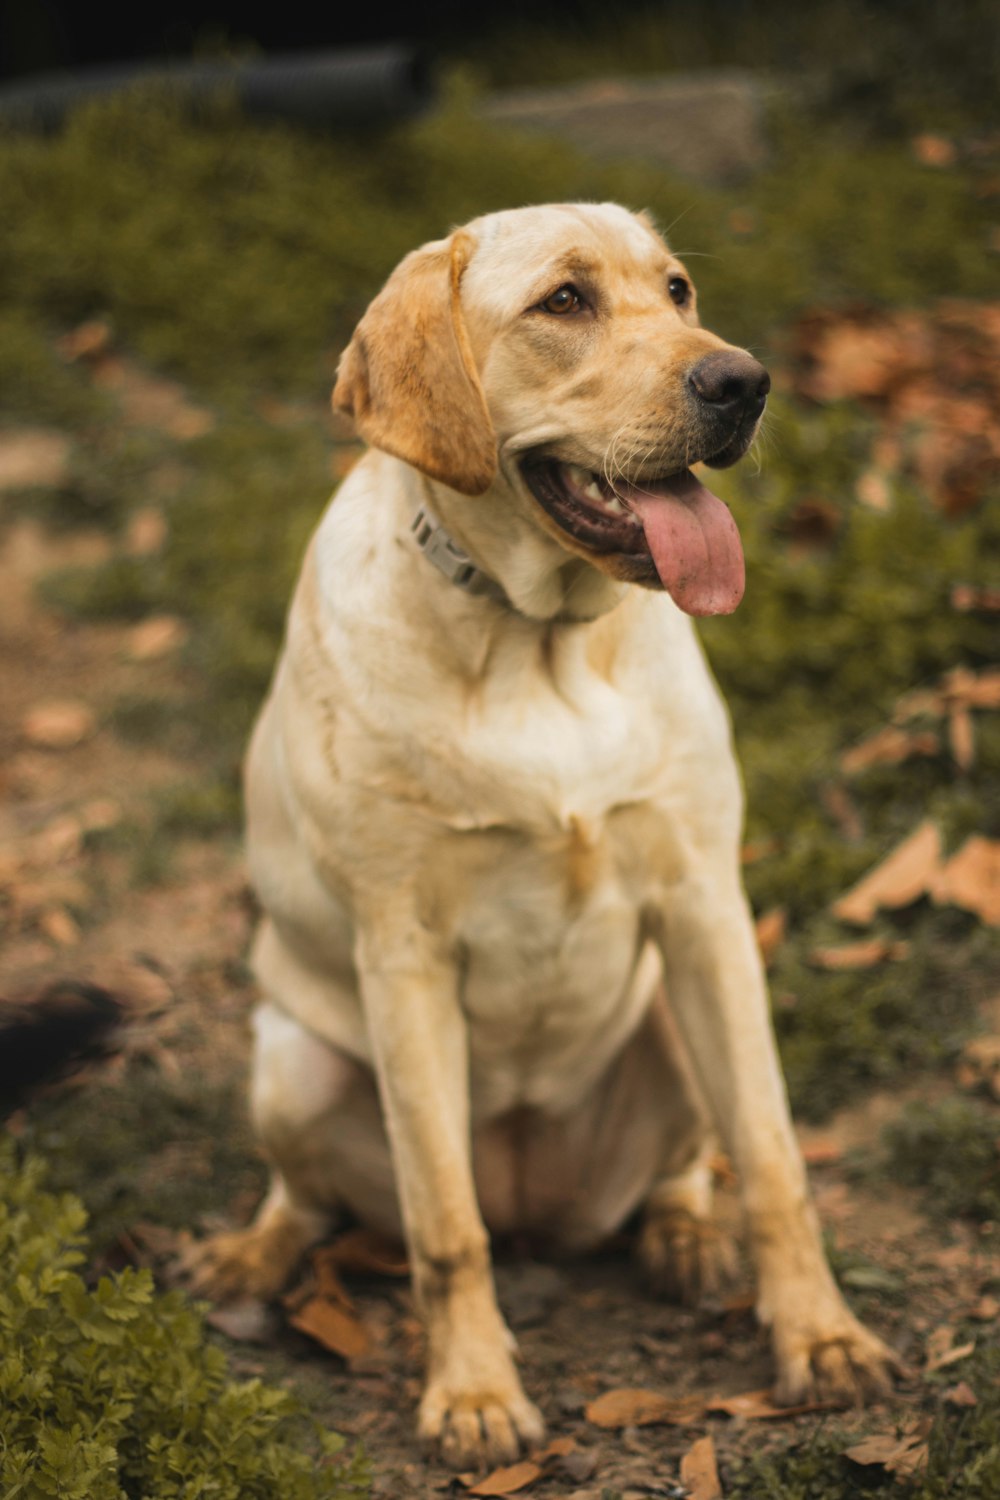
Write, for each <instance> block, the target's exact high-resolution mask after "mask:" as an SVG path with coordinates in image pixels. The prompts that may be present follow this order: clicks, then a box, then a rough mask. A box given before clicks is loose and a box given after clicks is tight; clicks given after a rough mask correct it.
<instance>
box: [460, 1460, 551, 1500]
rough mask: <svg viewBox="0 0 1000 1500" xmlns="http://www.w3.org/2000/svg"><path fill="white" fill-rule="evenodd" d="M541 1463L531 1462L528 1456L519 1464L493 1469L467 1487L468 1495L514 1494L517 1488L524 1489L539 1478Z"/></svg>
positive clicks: (540, 1475)
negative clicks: (476, 1482) (490, 1472)
mask: <svg viewBox="0 0 1000 1500" xmlns="http://www.w3.org/2000/svg"><path fill="white" fill-rule="evenodd" d="M543 1472H544V1471H543V1469H542V1466H541V1464H536V1463H533V1462H532V1460H531V1459H530V1458H526V1459H524V1460H522V1462H521V1463H519V1464H510V1465H509V1466H508V1467H507V1468H505V1469H494V1470H493V1473H492V1474H487V1476H486V1478H485V1479H480V1480H479V1482H478V1484H474V1485H472V1486H471V1487H470V1489H469V1494H470V1495H516V1494H517V1492H518V1490H526V1489H527V1488H528V1486H529V1485H531V1484H534V1482H535V1480H536V1479H541V1477H542V1474H543Z"/></svg>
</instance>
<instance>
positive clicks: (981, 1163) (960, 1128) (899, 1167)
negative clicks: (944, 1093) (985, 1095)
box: [884, 1099, 1000, 1222]
mask: <svg viewBox="0 0 1000 1500" xmlns="http://www.w3.org/2000/svg"><path fill="white" fill-rule="evenodd" d="M884 1144H885V1147H886V1156H887V1168H888V1171H889V1173H890V1174H891V1176H892V1177H893V1179H894V1180H895V1181H897V1182H902V1183H905V1184H906V1185H907V1186H908V1187H916V1188H920V1189H921V1190H922V1193H923V1195H924V1204H925V1207H926V1209H927V1212H928V1213H930V1214H932V1215H934V1216H935V1217H938V1218H942V1219H945V1220H948V1219H953V1218H955V1217H956V1216H961V1217H963V1218H970V1219H978V1220H980V1221H987V1220H994V1221H998V1222H1000V1110H998V1109H997V1108H996V1106H995V1105H991V1104H985V1103H981V1102H980V1101H978V1100H972V1099H942V1100H940V1101H939V1102H938V1103H937V1104H924V1103H922V1102H918V1103H915V1104H911V1105H909V1106H908V1107H907V1108H906V1109H905V1110H904V1111H903V1113H902V1114H901V1115H900V1116H899V1118H898V1119H896V1120H894V1121H893V1122H892V1124H891V1125H888V1126H887V1127H886V1129H885V1132H884Z"/></svg>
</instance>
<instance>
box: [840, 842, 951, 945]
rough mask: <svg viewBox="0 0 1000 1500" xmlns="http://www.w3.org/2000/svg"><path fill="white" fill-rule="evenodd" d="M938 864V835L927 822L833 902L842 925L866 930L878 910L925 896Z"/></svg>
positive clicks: (939, 847)
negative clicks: (850, 924)
mask: <svg viewBox="0 0 1000 1500" xmlns="http://www.w3.org/2000/svg"><path fill="white" fill-rule="evenodd" d="M940 864H941V835H940V833H939V832H938V829H937V825H936V824H935V823H932V822H930V821H929V820H928V821H927V822H925V823H921V824H920V826H919V828H917V829H916V830H915V832H913V833H911V834H910V836H909V838H908V839H904V841H903V842H902V843H901V844H900V845H899V847H898V848H897V849H894V850H893V852H892V853H891V854H890V855H889V856H888V858H886V859H884V860H883V861H882V863H881V864H878V865H876V866H875V868H874V869H873V870H870V871H869V872H868V874H867V875H865V876H863V878H862V879H861V880H860V881H858V883H857V885H855V886H853V887H852V888H851V890H849V891H848V892H847V893H846V894H845V895H843V896H841V897H840V899H839V900H837V901H835V902H834V903H833V907H832V911H833V914H834V916H835V917H838V918H839V919H840V920H841V921H842V922H851V923H855V924H857V925H859V926H862V927H865V926H867V925H868V923H869V922H870V921H871V920H872V918H873V917H874V916H875V913H876V912H877V911H878V910H879V908H880V907H889V908H892V909H895V908H897V907H901V906H909V905H911V903H912V902H914V901H916V900H918V899H919V897H921V896H922V895H924V894H925V893H926V892H927V891H928V890H929V888H930V886H931V884H932V882H933V881H934V879H935V877H936V875H937V873H938V871H939V869H940Z"/></svg>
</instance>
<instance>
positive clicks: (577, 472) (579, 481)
mask: <svg viewBox="0 0 1000 1500" xmlns="http://www.w3.org/2000/svg"><path fill="white" fill-rule="evenodd" d="M566 473H567V474H568V475H569V477H570V479H571V480H572V481H573V483H574V484H575V485H576V487H577V489H581V490H583V491H584V492H585V493H586V489H587V486H588V485H589V484H593V482H594V476H593V474H591V472H590V470H589V469H581V468H580V465H579V464H567V465H566Z"/></svg>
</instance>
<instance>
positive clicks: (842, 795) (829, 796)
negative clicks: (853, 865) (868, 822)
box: [819, 781, 865, 844]
mask: <svg viewBox="0 0 1000 1500" xmlns="http://www.w3.org/2000/svg"><path fill="white" fill-rule="evenodd" d="M819 795H820V801H821V802H822V804H823V807H824V809H825V810H826V811H827V812H828V813H829V814H830V817H831V818H832V819H833V821H834V822H835V823H836V825H837V827H838V828H839V829H840V831H841V833H842V834H843V835H844V838H845V839H847V840H848V841H849V842H850V843H852V844H856V843H858V842H859V841H860V840H861V839H863V838H864V836H865V825H864V823H863V822H862V820H861V814H860V812H859V811H858V805H857V803H856V802H855V801H854V798H853V797H852V796H851V794H850V792H849V791H848V790H847V788H846V786H842V785H841V784H840V782H839V781H828V782H827V783H826V784H825V785H824V786H822V787H820V792H819Z"/></svg>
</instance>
